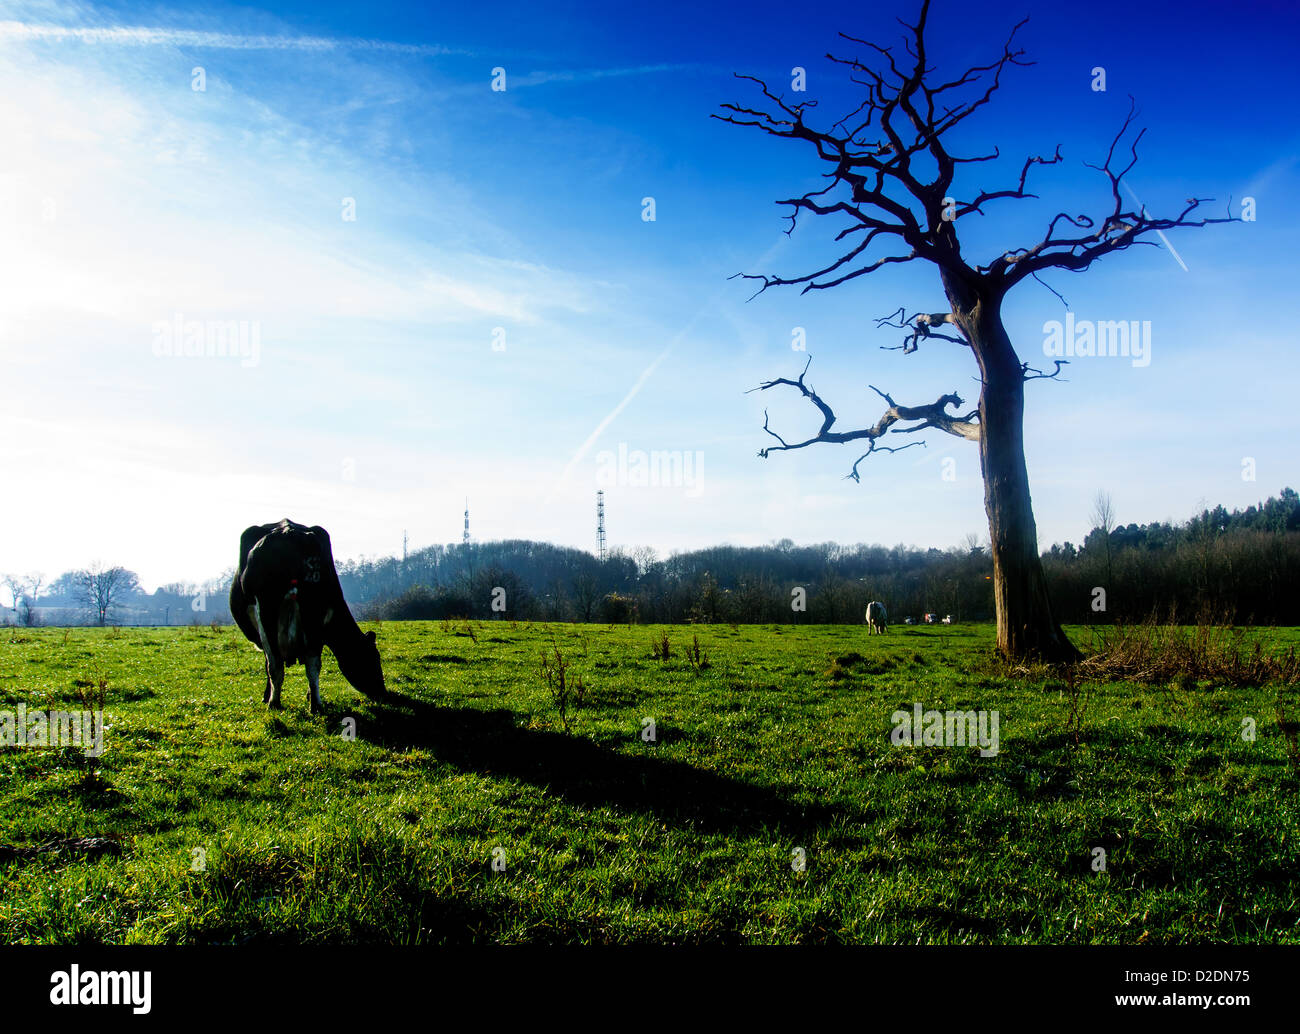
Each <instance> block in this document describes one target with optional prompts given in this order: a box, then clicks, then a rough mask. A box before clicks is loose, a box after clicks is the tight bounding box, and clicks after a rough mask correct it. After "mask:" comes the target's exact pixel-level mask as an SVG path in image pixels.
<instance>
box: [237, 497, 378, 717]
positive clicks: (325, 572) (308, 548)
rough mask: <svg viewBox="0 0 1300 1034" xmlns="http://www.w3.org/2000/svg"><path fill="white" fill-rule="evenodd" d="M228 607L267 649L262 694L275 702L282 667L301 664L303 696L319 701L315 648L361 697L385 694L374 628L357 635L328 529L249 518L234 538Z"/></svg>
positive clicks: (315, 706) (316, 706) (318, 706)
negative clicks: (324, 651) (328, 655)
mask: <svg viewBox="0 0 1300 1034" xmlns="http://www.w3.org/2000/svg"><path fill="white" fill-rule="evenodd" d="M230 613H231V615H232V616H233V617H234V619H235V623H236V624H237V625H239V628H240V630H241V631H242V632H243V633H244V635H245V636H246V637H247V638H248V639H249V641H250V642H252V643H253V644H254V645H255V646H256V647H257V648H258V649H260V650H261V651H262V653H263V654H265V655H266V691H265V693H263V695H262V700H263V701H264V702H265V703H267V704H269V705H270V706H271V707H273V708H277V709H278V708H280V707H281V706H282V705H281V704H280V687H281V686H282V685H283V684H284V669H285V667H286V666H287V665H288V666H291V665H294V664H298V663H300V662H301V664H302V665H303V667H304V668H306V670H307V686H308V696H307V699H308V702H309V704H310V706H311V710H312V711H313V712H318V711H322V710H324V705H323V704H322V703H321V699H320V657H321V647H322V646H328V647H329V648H330V651H331V652H332V653H333V654H334V658H335V660H337V661H338V665H339V671H340V672H342V673H343V677H344V678H345V679H347V680H348V682H350V683H351V684H352V685H353V686H355V687H356V688H357V689H359V690H360V691H361V692H362V693H365V694H366V696H370V697H382V696H384V694H385V692H386V691H385V688H384V671H383V667H382V666H381V664H380V662H379V648H378V647H377V646H375V633H374V632H366V633H364V634H363V633H362V631H361V629H360V628H358V627H357V623H356V622H355V621H354V620H353V619H352V613H351V612H350V611H349V610H348V605H347V603H346V602H345V601H344V599H343V587H342V586H341V585H340V584H339V576H338V571H336V570H335V568H334V551H333V549H332V548H331V546H330V537H329V533H328V532H327V531H326V530H325V529H324V528H321V527H313V528H308V527H305V526H304V525H302V524H295V523H293V521H291V520H289V519H288V518H287V517H286V518H285V519H284V520H282V521H280V522H279V523H278V524H255V525H253V526H252V527H251V528H246V529H245V530H244V533H243V534H242V535H241V536H240V537H239V566H238V567H237V568H236V570H235V580H234V581H233V582H232V583H231V586H230Z"/></svg>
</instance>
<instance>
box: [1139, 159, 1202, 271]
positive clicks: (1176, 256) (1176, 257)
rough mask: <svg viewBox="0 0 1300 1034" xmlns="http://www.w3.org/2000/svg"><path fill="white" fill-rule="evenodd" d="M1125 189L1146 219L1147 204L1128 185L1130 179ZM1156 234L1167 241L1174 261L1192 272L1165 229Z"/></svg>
mask: <svg viewBox="0 0 1300 1034" xmlns="http://www.w3.org/2000/svg"><path fill="white" fill-rule="evenodd" d="M1124 189H1125V190H1127V191H1128V192H1129V193H1130V194H1132V195H1133V200H1134V201H1136V202H1137V203H1138V208H1140V209H1142V218H1143V219H1146V218H1147V206H1146V205H1144V204H1143V203H1142V199H1141V198H1140V197H1138V196H1137V191H1135V190H1134V189H1133V188H1132V187H1130V186H1129V185H1128V181H1127V180H1125V181H1124ZM1156 236H1157V237H1159V238H1160V239H1161V240H1162V241H1164V242H1165V247H1166V248H1168V249H1169V254H1171V255H1172V256H1173V257H1174V261H1175V262H1177V263H1178V264H1179V265H1180V266H1182V267H1183V272H1184V273H1188V272H1190V270H1189V269H1188V268H1187V263H1186V262H1184V261H1183V257H1182V256H1181V255H1179V254H1178V252H1176V251H1174V246H1173V245H1172V244H1170V243H1169V238H1168V237H1166V236H1165V234H1164V231H1163V230H1157V231H1156Z"/></svg>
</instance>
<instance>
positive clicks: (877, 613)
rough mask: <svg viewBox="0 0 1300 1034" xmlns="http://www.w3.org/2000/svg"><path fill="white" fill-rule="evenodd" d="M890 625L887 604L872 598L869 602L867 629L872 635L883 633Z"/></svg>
mask: <svg viewBox="0 0 1300 1034" xmlns="http://www.w3.org/2000/svg"><path fill="white" fill-rule="evenodd" d="M888 627H889V616H888V615H887V614H886V613H885V605H884V604H883V603H877V602H876V601H875V600H872V601H871V602H870V603H868V604H867V629H868V631H869V632H870V633H871V634H872V635H877V634H883V633H884V632H885V630H886V629H887V628H888Z"/></svg>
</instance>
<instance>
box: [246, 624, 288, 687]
mask: <svg viewBox="0 0 1300 1034" xmlns="http://www.w3.org/2000/svg"><path fill="white" fill-rule="evenodd" d="M249 610H250V611H252V615H253V623H254V624H255V625H257V635H258V638H260V639H261V640H262V653H263V654H264V655H265V656H266V692H265V693H263V694H262V702H263V703H265V704H267V705H268V706H269V707H271V708H273V709H274V710H276V711H279V710H281V709H282V708H283V707H284V705H283V704H281V703H280V688H281V687H282V686H283V685H284V661H282V660H281V659H280V655H279V654H278V653H276V651H275V647H274V646H273V645H272V644H271V639H270V637H269V636H268V635H267V634H266V623H265V622H264V621H263V620H262V605H261V604H260V603H254V604H253V606H252V607H250V608H249Z"/></svg>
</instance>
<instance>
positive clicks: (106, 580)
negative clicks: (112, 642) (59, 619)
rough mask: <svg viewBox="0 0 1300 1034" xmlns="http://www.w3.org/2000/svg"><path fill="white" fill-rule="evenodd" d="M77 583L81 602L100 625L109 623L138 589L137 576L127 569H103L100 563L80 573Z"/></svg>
mask: <svg viewBox="0 0 1300 1034" xmlns="http://www.w3.org/2000/svg"><path fill="white" fill-rule="evenodd" d="M77 581H78V588H79V593H80V597H81V602H82V604H83V605H84V606H85V607H86V608H87V609H88V610H90V612H91V613H92V614H93V616H94V618H95V621H96V623H97V624H99V625H104V624H107V623H108V619H109V618H110V617H112V615H113V613H114V612H115V611H116V610H117V608H118V607H120V606H121V605H122V602H123V600H124V599H125V597H126V596H128V595H129V594H130V593H131V592H132V591H134V589H135V587H136V578H135V575H134V574H133V573H132V572H130V571H128V570H127V569H126V568H125V567H103V566H102V565H100V564H98V563H96V564H94V565H93V566H92V567H89V568H87V569H86V570H84V571H81V572H79V574H78V576H77Z"/></svg>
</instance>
